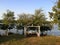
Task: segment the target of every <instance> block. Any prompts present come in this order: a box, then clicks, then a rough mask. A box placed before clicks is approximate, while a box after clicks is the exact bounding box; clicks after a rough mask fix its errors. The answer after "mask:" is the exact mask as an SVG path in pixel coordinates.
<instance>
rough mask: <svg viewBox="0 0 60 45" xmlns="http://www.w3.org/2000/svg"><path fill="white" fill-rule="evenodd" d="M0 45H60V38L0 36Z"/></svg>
mask: <svg viewBox="0 0 60 45" xmlns="http://www.w3.org/2000/svg"><path fill="white" fill-rule="evenodd" d="M0 45H60V37H55V36H43V37H24V36H22V35H17V34H16V35H15V34H13V35H9V36H2V37H1V36H0Z"/></svg>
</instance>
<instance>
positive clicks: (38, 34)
mask: <svg viewBox="0 0 60 45" xmlns="http://www.w3.org/2000/svg"><path fill="white" fill-rule="evenodd" d="M37 36H38V37H40V26H38V33H37Z"/></svg>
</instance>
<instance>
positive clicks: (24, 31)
mask: <svg viewBox="0 0 60 45" xmlns="http://www.w3.org/2000/svg"><path fill="white" fill-rule="evenodd" d="M24 36H25V37H26V27H25V26H24Z"/></svg>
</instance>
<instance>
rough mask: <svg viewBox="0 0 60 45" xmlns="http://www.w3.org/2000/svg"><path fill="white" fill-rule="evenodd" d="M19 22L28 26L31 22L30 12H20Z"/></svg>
mask: <svg viewBox="0 0 60 45" xmlns="http://www.w3.org/2000/svg"><path fill="white" fill-rule="evenodd" d="M17 23H19V24H20V25H23V26H26V25H28V24H29V23H31V19H30V14H25V13H23V14H19V19H18V20H17Z"/></svg>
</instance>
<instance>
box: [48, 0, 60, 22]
mask: <svg viewBox="0 0 60 45" xmlns="http://www.w3.org/2000/svg"><path fill="white" fill-rule="evenodd" d="M52 11H53V12H49V14H50V18H52V19H53V21H54V23H58V22H59V20H60V0H58V2H57V3H56V5H54V6H53V7H52Z"/></svg>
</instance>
